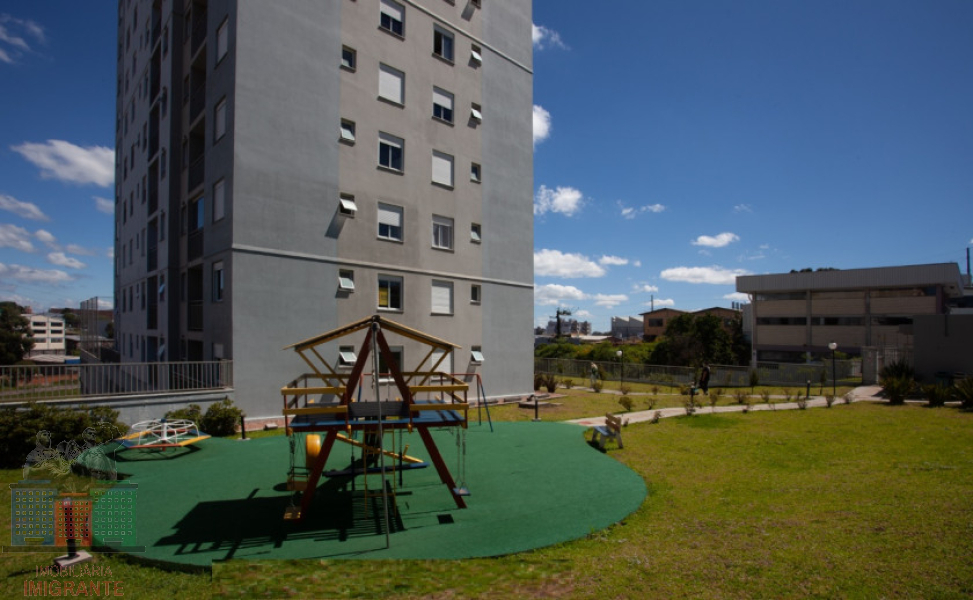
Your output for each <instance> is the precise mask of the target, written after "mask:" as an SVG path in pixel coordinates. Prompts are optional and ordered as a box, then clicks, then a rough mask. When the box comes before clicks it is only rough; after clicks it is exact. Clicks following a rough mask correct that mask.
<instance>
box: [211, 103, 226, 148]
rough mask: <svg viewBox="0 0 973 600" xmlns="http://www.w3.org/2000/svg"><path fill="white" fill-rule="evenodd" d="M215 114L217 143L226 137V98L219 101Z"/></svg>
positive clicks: (214, 134) (214, 138) (214, 128)
mask: <svg viewBox="0 0 973 600" xmlns="http://www.w3.org/2000/svg"><path fill="white" fill-rule="evenodd" d="M214 112H215V118H214V122H213V141H214V142H215V141H219V140H220V139H221V138H222V137H223V136H224V135H226V98H224V99H222V100H220V101H219V103H218V104H217V105H216V110H215V111H214Z"/></svg>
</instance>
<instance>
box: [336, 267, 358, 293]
mask: <svg viewBox="0 0 973 600" xmlns="http://www.w3.org/2000/svg"><path fill="white" fill-rule="evenodd" d="M338 289H339V290H341V291H342V292H354V291H355V272H354V271H352V270H351V269H339V270H338Z"/></svg>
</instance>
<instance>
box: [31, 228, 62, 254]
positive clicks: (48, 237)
mask: <svg viewBox="0 0 973 600" xmlns="http://www.w3.org/2000/svg"><path fill="white" fill-rule="evenodd" d="M34 237H36V238H37V239H39V240H40V241H42V242H44V243H45V244H47V246H48V247H50V248H54V249H58V245H57V238H55V237H54V234H52V233H51V232H50V231H45V230H43V229H38V230H37V231H36V232H34Z"/></svg>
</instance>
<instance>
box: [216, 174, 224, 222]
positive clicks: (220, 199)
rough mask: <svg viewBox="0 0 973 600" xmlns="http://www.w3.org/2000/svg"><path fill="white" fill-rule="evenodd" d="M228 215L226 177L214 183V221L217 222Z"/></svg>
mask: <svg viewBox="0 0 973 600" xmlns="http://www.w3.org/2000/svg"><path fill="white" fill-rule="evenodd" d="M225 216H226V179H220V180H219V181H217V182H216V183H214V184H213V222H214V223H216V222H217V221H220V220H222V219H223V217H225Z"/></svg>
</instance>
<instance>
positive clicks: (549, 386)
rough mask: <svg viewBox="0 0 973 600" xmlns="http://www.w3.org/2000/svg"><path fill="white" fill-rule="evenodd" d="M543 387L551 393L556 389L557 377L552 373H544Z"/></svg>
mask: <svg viewBox="0 0 973 600" xmlns="http://www.w3.org/2000/svg"><path fill="white" fill-rule="evenodd" d="M544 389H545V390H547V392H548V393H549V394H553V393H554V390H556V389H557V377H555V376H554V375H546V376H545V377H544Z"/></svg>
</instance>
